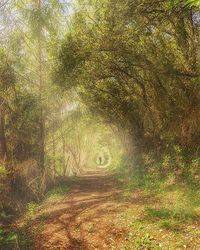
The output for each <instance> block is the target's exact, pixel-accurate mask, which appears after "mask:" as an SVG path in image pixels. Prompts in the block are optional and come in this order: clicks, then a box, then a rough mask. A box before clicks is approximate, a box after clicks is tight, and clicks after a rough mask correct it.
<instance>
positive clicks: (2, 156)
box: [0, 107, 7, 160]
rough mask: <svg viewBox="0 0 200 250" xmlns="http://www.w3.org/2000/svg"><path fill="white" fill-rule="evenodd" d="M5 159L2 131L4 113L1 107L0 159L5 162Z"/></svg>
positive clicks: (3, 132)
mask: <svg viewBox="0 0 200 250" xmlns="http://www.w3.org/2000/svg"><path fill="white" fill-rule="evenodd" d="M6 158H7V145H6V137H5V129H4V113H3V109H2V107H1V108H0V159H1V160H6Z"/></svg>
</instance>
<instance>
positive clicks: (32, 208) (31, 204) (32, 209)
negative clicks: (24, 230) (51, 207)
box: [25, 202, 38, 223]
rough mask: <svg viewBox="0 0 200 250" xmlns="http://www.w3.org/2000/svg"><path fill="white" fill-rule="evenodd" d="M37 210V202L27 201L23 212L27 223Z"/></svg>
mask: <svg viewBox="0 0 200 250" xmlns="http://www.w3.org/2000/svg"><path fill="white" fill-rule="evenodd" d="M37 210H38V204H36V203H34V202H29V203H28V204H27V211H26V214H25V220H26V222H27V223H30V222H31V221H32V220H33V219H34V216H35V214H36V212H37Z"/></svg>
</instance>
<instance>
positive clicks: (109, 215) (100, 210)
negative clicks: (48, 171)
mask: <svg viewBox="0 0 200 250" xmlns="http://www.w3.org/2000/svg"><path fill="white" fill-rule="evenodd" d="M126 206H127V204H126V202H125V201H122V199H121V191H120V190H119V189H117V185H116V181H115V179H114V178H113V176H111V175H109V174H108V173H106V172H105V171H102V170H97V171H93V172H92V171H90V172H87V173H86V174H84V175H83V176H81V177H77V178H75V180H74V181H73V182H72V186H71V191H70V192H68V193H66V195H64V196H63V197H62V198H61V199H60V200H57V201H55V202H52V203H50V204H47V207H46V208H43V209H42V212H43V214H40V216H39V217H38V218H40V219H39V220H38V222H37V220H36V224H35V226H34V227H35V231H36V234H35V235H36V236H35V239H34V245H35V246H34V247H35V249H38V250H43V249H57V250H58V249H69V250H70V249H73V250H76V249H77V250H78V249H84V250H86V249H87V250H90V249H91V250H92V249H121V248H120V247H119V246H120V245H121V244H120V243H122V242H123V241H124V240H125V235H126V230H125V229H123V228H122V227H120V225H118V224H119V223H118V220H119V215H120V213H121V212H122V211H123V210H124V208H125V207H126ZM41 218H43V219H44V220H43V222H42V223H41ZM38 223H39V224H38Z"/></svg>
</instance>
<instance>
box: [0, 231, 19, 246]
mask: <svg viewBox="0 0 200 250" xmlns="http://www.w3.org/2000/svg"><path fill="white" fill-rule="evenodd" d="M17 240H18V236H17V234H16V233H15V232H6V231H5V230H3V229H2V228H0V246H1V247H3V248H4V249H12V247H15V246H16V245H17V244H16V243H17Z"/></svg>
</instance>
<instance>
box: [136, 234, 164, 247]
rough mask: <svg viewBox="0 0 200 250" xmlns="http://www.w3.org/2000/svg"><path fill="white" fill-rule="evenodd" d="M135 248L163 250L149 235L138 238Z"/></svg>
mask: <svg viewBox="0 0 200 250" xmlns="http://www.w3.org/2000/svg"><path fill="white" fill-rule="evenodd" d="M135 247H136V249H138V250H140V249H141V250H142V249H144V250H146V249H157V250H159V249H161V248H160V247H159V246H158V245H157V244H156V242H155V240H154V238H152V237H151V236H150V235H149V234H146V235H145V236H143V237H140V238H137V239H136V241H135Z"/></svg>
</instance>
